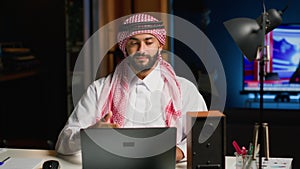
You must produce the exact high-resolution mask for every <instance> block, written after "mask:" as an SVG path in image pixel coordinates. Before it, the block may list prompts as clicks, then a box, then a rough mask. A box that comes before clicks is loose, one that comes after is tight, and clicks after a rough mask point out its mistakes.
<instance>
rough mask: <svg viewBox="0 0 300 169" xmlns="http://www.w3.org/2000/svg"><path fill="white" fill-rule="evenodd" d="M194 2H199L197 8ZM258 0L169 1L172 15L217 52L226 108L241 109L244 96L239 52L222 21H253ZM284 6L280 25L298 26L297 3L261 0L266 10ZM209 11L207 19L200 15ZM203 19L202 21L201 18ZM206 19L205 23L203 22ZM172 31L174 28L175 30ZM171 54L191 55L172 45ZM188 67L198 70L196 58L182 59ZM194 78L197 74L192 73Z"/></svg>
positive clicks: (258, 10) (259, 7) (259, 10)
mask: <svg viewBox="0 0 300 169" xmlns="http://www.w3.org/2000/svg"><path fill="white" fill-rule="evenodd" d="M197 2H198V3H200V4H199V5H197ZM262 2H263V1H261V0H256V1H253V0H245V1H234V0H226V1H222V0H212V1H209V0H201V1H197V0H185V1H180V0H173V10H174V14H175V15H178V16H180V17H182V18H184V19H187V20H188V21H190V22H191V23H193V24H194V25H196V26H197V27H199V28H200V29H202V31H203V32H204V33H205V34H206V36H207V37H208V38H209V40H210V41H211V43H212V44H213V46H214V48H215V49H216V50H217V52H218V54H219V57H220V59H221V61H222V64H223V68H224V71H225V75H226V81H227V98H226V107H243V106H244V103H245V99H246V98H247V95H241V94H240V91H241V90H242V73H243V65H242V63H243V57H242V53H241V51H240V49H239V48H238V46H237V45H236V44H235V42H234V41H233V39H232V37H231V36H230V34H229V32H228V31H227V30H226V28H225V26H224V24H223V23H224V22H225V21H227V20H230V19H233V18H241V17H247V18H251V19H256V18H257V17H258V16H260V15H261V14H262V12H263V5H262ZM286 5H288V8H287V10H286V11H285V12H284V13H283V16H282V18H283V23H300V13H299V12H298V11H299V6H300V1H297V0H288V1H276V0H270V1H265V6H266V9H267V10H268V9H271V8H275V9H278V10H282V9H284V8H285V7H286ZM207 10H209V11H210V13H209V15H208V17H207V16H203V14H205V12H206V11H207ZM205 17H206V18H205ZM205 20H206V22H204V21H205ZM175 29H176V28H175ZM175 52H177V53H179V55H180V54H184V56H187V55H188V56H193V55H194V54H193V53H192V52H190V51H189V49H188V47H184V46H182V45H180V44H179V45H177V48H176V45H175ZM183 59H184V60H185V61H186V62H187V63H188V64H189V65H190V67H191V69H192V71H193V72H195V71H198V70H201V64H199V62H201V61H199V60H197V59H198V58H197V56H194V57H193V58H192V59H191V58H188V59H187V58H183ZM194 69H196V70H194ZM195 75H196V76H197V74H195Z"/></svg>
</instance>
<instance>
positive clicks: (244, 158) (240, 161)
mask: <svg viewBox="0 0 300 169" xmlns="http://www.w3.org/2000/svg"><path fill="white" fill-rule="evenodd" d="M234 154H235V157H236V164H235V166H236V169H257V168H258V166H257V165H258V163H257V162H256V160H253V158H252V155H247V154H246V155H240V154H237V153H236V152H235V153H234Z"/></svg>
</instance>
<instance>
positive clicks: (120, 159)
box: [80, 127, 176, 169]
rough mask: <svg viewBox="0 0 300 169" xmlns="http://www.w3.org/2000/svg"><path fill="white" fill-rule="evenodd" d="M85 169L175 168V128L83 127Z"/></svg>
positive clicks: (82, 150) (82, 144) (83, 161)
mask: <svg viewBox="0 0 300 169" xmlns="http://www.w3.org/2000/svg"><path fill="white" fill-rule="evenodd" d="M80 137H81V153H82V168H83V169H100V168H101V169H175V167H176V166H175V165H176V128H174V127H170V128H89V129H82V130H81V131H80Z"/></svg>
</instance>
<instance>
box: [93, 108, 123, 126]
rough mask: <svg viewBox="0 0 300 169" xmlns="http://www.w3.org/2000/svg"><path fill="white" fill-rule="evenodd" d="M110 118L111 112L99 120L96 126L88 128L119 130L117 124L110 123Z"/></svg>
mask: <svg viewBox="0 0 300 169" xmlns="http://www.w3.org/2000/svg"><path fill="white" fill-rule="evenodd" d="M111 116H112V112H111V111H110V112H109V113H107V114H106V115H105V116H104V117H103V118H102V119H101V120H99V121H98V122H97V123H96V124H94V125H93V126H91V127H90V128H120V125H119V124H116V123H111V122H110V118H111Z"/></svg>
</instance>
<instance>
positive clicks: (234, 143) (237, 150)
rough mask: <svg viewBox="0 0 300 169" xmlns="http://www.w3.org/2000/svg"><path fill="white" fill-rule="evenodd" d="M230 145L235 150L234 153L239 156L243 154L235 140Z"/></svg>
mask: <svg viewBox="0 0 300 169" xmlns="http://www.w3.org/2000/svg"><path fill="white" fill-rule="evenodd" d="M232 145H233V147H234V148H235V151H236V153H238V154H240V155H241V154H243V152H242V150H241V148H240V146H239V145H238V144H237V142H236V141H235V140H234V141H233V142H232Z"/></svg>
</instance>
